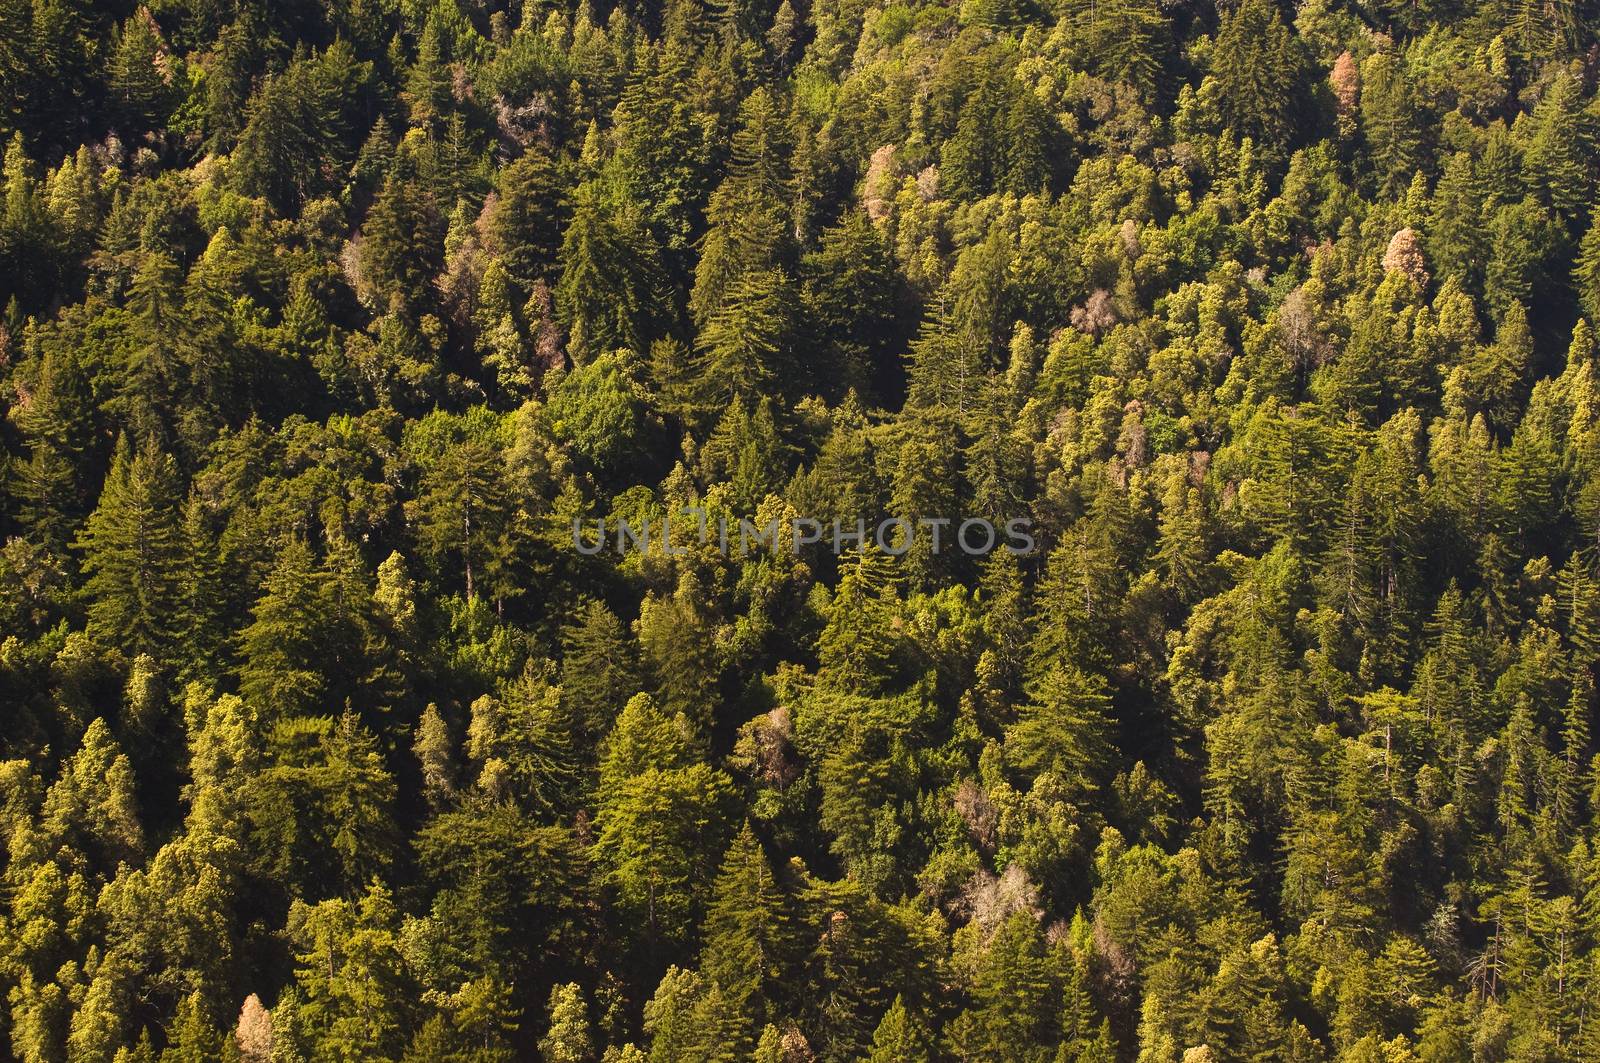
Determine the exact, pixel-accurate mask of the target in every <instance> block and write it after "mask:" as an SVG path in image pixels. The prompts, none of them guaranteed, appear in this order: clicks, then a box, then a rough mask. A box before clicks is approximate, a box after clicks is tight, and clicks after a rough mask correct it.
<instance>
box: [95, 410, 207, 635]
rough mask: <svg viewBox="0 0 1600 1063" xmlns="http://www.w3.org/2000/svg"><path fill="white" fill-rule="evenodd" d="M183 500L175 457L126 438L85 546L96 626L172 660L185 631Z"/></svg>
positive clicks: (101, 631)
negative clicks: (180, 625)
mask: <svg viewBox="0 0 1600 1063" xmlns="http://www.w3.org/2000/svg"><path fill="white" fill-rule="evenodd" d="M177 500H178V474H177V466H176V464H175V463H174V462H173V460H172V458H171V457H170V456H168V455H166V454H163V453H162V452H161V451H159V450H158V449H156V448H155V447H154V446H153V445H149V444H147V445H145V446H143V447H141V448H140V449H139V450H138V452H137V453H135V452H134V450H133V447H132V445H131V444H130V443H129V442H128V439H127V437H126V436H124V437H122V439H121V440H119V442H118V444H117V452H116V455H115V456H114V457H113V458H112V462H111V471H110V472H109V473H108V474H107V476H106V482H105V486H104V488H103V489H102V491H101V493H100V502H99V504H98V505H97V506H96V507H95V511H94V512H93V513H92V514H90V516H89V520H88V523H87V524H86V525H85V527H84V531H83V535H82V536H81V537H80V539H79V540H78V545H79V546H80V547H81V548H82V550H83V567H84V571H85V572H86V573H88V579H87V580H86V582H85V584H84V589H85V592H86V594H87V595H88V598H89V603H90V604H89V627H90V631H91V632H92V633H93V634H94V635H95V637H96V638H98V639H100V640H102V641H104V642H105V643H106V644H108V645H111V646H115V647H117V648H118V649H121V650H122V651H123V652H124V653H127V654H128V655H130V656H134V655H137V654H140V653H149V654H152V655H154V656H157V657H160V658H163V659H164V658H165V656H166V655H167V654H168V653H169V652H171V650H172V648H173V645H174V642H175V640H176V639H177V637H178V635H179V633H180V632H179V630H178V614H179V609H180V602H181V600H182V577H181V575H180V570H181V565H182V560H183V540H182V531H181V527H180V525H179V519H178V510H177Z"/></svg>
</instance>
